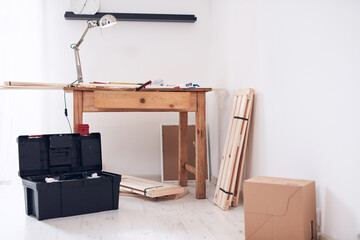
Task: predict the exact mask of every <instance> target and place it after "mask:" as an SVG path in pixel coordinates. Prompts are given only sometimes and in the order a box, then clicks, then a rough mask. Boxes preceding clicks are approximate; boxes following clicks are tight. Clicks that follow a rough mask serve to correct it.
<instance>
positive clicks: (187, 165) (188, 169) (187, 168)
mask: <svg viewBox="0 0 360 240" xmlns="http://www.w3.org/2000/svg"><path fill="white" fill-rule="evenodd" d="M185 169H186V171H189V172H191V173H192V174H196V168H195V167H193V166H191V165H189V164H185Z"/></svg>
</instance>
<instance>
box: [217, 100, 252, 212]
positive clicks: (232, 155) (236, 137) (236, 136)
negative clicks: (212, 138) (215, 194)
mask: <svg viewBox="0 0 360 240" xmlns="http://www.w3.org/2000/svg"><path fill="white" fill-rule="evenodd" d="M240 99H241V103H240V108H239V113H238V114H237V116H241V117H244V114H245V108H246V104H247V99H246V96H241V98H240ZM234 121H235V130H234V132H233V139H232V140H231V147H230V148H229V150H230V151H229V152H228V165H227V168H226V171H225V174H224V178H223V180H222V184H221V185H220V187H221V188H222V189H224V190H225V191H226V192H230V189H229V188H230V182H231V178H232V175H233V168H234V164H235V162H236V153H237V149H238V146H239V143H240V138H241V135H240V134H241V128H242V122H243V120H241V121H239V120H237V119H234ZM219 194H220V198H219V201H218V204H219V205H218V206H219V207H221V208H222V209H224V210H227V209H228V207H227V204H226V200H227V199H228V196H229V194H227V193H225V192H223V191H220V193H219Z"/></svg>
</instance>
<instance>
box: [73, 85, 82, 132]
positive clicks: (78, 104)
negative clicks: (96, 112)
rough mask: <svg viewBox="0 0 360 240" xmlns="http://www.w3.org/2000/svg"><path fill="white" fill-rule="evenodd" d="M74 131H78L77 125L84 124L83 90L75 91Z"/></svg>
mask: <svg viewBox="0 0 360 240" xmlns="http://www.w3.org/2000/svg"><path fill="white" fill-rule="evenodd" d="M73 98H74V100H73V101H74V126H73V128H74V133H77V132H78V128H77V126H78V125H79V124H83V92H82V91H74V93H73Z"/></svg>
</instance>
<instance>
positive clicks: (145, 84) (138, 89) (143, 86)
mask: <svg viewBox="0 0 360 240" xmlns="http://www.w3.org/2000/svg"><path fill="white" fill-rule="evenodd" d="M149 84H151V80H149V81H147V82H146V83H144V84H143V85H141V86H140V87H137V88H135V91H140V90H141V89H143V88H145V87H146V86H147V85H149Z"/></svg>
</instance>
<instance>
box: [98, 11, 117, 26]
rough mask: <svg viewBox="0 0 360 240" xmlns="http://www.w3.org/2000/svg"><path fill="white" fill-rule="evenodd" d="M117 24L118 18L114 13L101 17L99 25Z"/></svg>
mask: <svg viewBox="0 0 360 240" xmlns="http://www.w3.org/2000/svg"><path fill="white" fill-rule="evenodd" d="M114 24H116V18H115V17H114V16H113V15H110V14H106V15H104V16H103V17H102V18H100V20H99V22H98V25H99V26H100V27H101V28H106V27H110V26H112V25H114Z"/></svg>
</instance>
